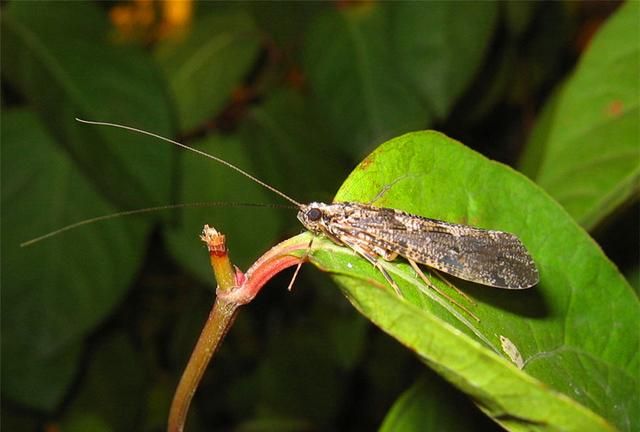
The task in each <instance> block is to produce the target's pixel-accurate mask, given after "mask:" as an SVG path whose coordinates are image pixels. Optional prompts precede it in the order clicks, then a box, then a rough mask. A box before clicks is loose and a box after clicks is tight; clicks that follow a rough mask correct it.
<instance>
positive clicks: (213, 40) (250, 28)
mask: <svg viewBox="0 0 640 432" xmlns="http://www.w3.org/2000/svg"><path fill="white" fill-rule="evenodd" d="M188 31H189V34H188V35H186V37H185V36H184V35H181V37H180V38H179V39H174V40H169V41H167V42H165V43H164V44H162V45H160V46H159V47H158V52H157V54H158V60H159V62H160V64H161V65H162V67H163V69H164V72H165V75H166V76H167V79H168V81H169V83H170V87H171V91H172V93H173V98H174V100H175V102H176V106H177V109H178V118H179V120H180V130H182V131H185V130H189V129H191V128H193V127H195V126H197V125H199V124H201V123H202V122H204V121H205V120H207V119H209V118H211V117H212V116H214V115H215V114H217V113H218V112H219V111H220V109H221V108H222V107H223V106H224V104H225V103H226V102H227V101H228V100H229V98H230V96H231V93H232V91H233V90H234V89H235V88H237V87H239V86H240V85H241V84H242V80H243V79H244V78H245V76H246V75H247V74H248V72H249V68H250V67H251V66H252V65H253V63H254V62H255V59H256V56H257V54H258V48H259V47H260V34H259V33H258V31H257V29H256V28H255V25H254V23H253V21H252V20H251V17H250V16H248V15H247V14H246V13H244V12H241V11H227V12H225V11H217V12H215V13H211V14H209V15H207V16H204V17H202V18H201V19H199V20H197V21H195V23H194V24H193V26H192V27H191V28H190V29H189V30H188Z"/></svg>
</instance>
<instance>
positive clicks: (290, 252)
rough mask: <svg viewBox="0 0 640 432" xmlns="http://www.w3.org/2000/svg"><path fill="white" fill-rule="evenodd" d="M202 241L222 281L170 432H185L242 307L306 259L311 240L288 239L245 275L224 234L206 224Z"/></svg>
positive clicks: (176, 400) (176, 402) (180, 390)
mask: <svg viewBox="0 0 640 432" xmlns="http://www.w3.org/2000/svg"><path fill="white" fill-rule="evenodd" d="M200 238H201V239H202V240H203V241H204V242H205V243H206V244H207V247H208V249H209V257H210V261H211V268H212V269H213V272H214V275H215V278H216V280H217V281H218V289H217V290H216V301H215V302H214V304H213V308H212V309H211V312H210V313H209V317H208V319H207V322H206V323H205V325H204V328H203V329H202V332H201V333H200V338H199V339H198V342H197V343H196V346H195V348H194V349H193V353H192V354H191V357H190V358H189V362H188V363H187V366H186V368H185V371H184V372H183V374H182V377H181V378H180V383H179V384H178V388H177V389H176V393H175V395H174V397H173V402H172V404H171V410H170V412H169V421H168V426H167V430H168V431H169V432H182V431H183V430H184V425H185V422H186V419H187V413H188V411H189V405H190V404H191V400H192V399H193V395H194V394H195V392H196V389H197V388H198V384H199V383H200V380H201V379H202V376H203V374H204V371H205V370H206V369H207V366H208V364H209V361H210V360H211V358H212V357H213V355H214V354H215V352H216V351H217V350H218V348H219V347H220V345H221V344H222V340H223V339H224V336H225V335H226V334H227V332H228V330H229V329H230V328H231V325H232V324H233V321H234V319H235V317H236V314H237V312H238V308H239V307H240V306H241V305H243V304H247V303H249V302H250V301H251V300H253V298H254V297H255V296H256V295H257V294H258V292H259V291H260V289H262V287H263V286H264V284H266V283H267V282H268V281H269V280H270V279H271V278H272V277H273V276H274V275H275V274H276V273H278V272H280V271H282V270H284V269H285V268H287V267H291V266H294V265H298V264H300V262H301V261H304V260H306V255H304V257H303V258H299V257H297V256H295V254H300V253H301V252H303V251H305V252H306V251H308V247H309V242H308V241H307V240H300V239H299V238H296V237H294V238H292V239H289V240H285V241H284V242H282V243H280V244H278V245H277V246H275V247H273V248H271V249H270V250H269V251H267V253H265V254H264V255H263V256H262V257H260V258H259V259H258V260H257V261H256V262H255V263H254V264H253V265H252V266H251V268H250V269H249V270H247V273H246V274H243V273H242V272H241V271H240V270H238V269H235V270H234V268H233V265H232V264H231V261H230V260H229V254H228V251H227V248H226V243H225V237H224V235H223V234H220V233H219V232H217V231H216V230H214V229H213V228H209V226H208V225H205V228H204V230H203V232H202V236H201V237H200Z"/></svg>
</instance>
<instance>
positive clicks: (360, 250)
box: [340, 238, 404, 297]
mask: <svg viewBox="0 0 640 432" xmlns="http://www.w3.org/2000/svg"><path fill="white" fill-rule="evenodd" d="M340 240H341V241H342V243H344V244H345V245H347V246H349V247H350V248H351V249H353V250H354V251H355V252H356V253H357V254H358V255H360V256H362V257H363V258H364V259H366V260H367V261H369V262H370V263H371V264H372V265H373V266H374V267H375V268H376V269H378V271H380V273H382V276H384V278H385V279H386V281H387V282H388V283H389V285H391V287H392V288H393V289H394V291H395V292H396V294H398V296H400V297H404V296H403V295H402V292H401V291H400V288H398V284H396V282H395V281H394V280H393V279H392V278H391V275H390V274H389V273H388V272H387V271H386V270H385V269H384V268H383V267H382V266H380V263H379V262H378V256H377V255H375V253H372V252H370V251H368V250H366V249H365V248H363V247H362V246H360V245H359V244H358V243H356V242H351V241H349V240H346V241H345V239H344V238H341V239H340Z"/></svg>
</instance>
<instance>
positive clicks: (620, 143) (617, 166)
mask: <svg viewBox="0 0 640 432" xmlns="http://www.w3.org/2000/svg"><path fill="white" fill-rule="evenodd" d="M639 14H640V3H638V2H635V1H631V2H627V3H626V4H625V5H623V6H621V7H620V9H619V10H618V11H617V12H616V14H615V15H614V16H613V17H612V18H611V19H610V20H609V21H608V22H607V23H606V24H605V25H604V26H603V28H602V29H601V30H600V31H599V32H598V34H597V35H596V36H595V37H594V39H593V41H592V42H591V46H590V47H589V49H588V50H587V52H586V53H585V54H584V56H583V58H582V59H581V61H580V64H579V65H578V67H577V68H576V71H575V73H574V74H573V76H572V77H571V78H570V79H569V80H568V81H567V82H566V83H565V85H564V86H563V88H562V91H561V92H560V93H559V94H558V95H557V98H556V99H557V100H554V101H553V102H550V104H552V106H551V107H547V108H546V109H545V110H546V113H545V115H544V116H543V119H544V121H541V122H540V124H539V125H538V126H537V129H542V131H540V130H536V132H535V133H534V135H532V139H531V142H530V143H529V147H530V149H529V152H531V153H534V154H536V155H537V156H535V157H531V156H527V157H526V160H531V159H532V158H538V159H539V162H538V163H534V164H532V163H529V162H525V165H524V167H525V168H526V169H527V171H526V173H527V174H528V175H529V176H531V177H532V178H534V179H535V180H536V181H537V183H538V184H539V185H541V186H542V187H543V188H545V189H546V190H547V191H548V192H549V194H550V195H551V196H553V197H554V198H555V199H556V200H557V201H558V202H559V203H560V204H562V205H563V206H564V207H565V208H566V209H567V211H568V212H569V213H570V214H571V215H572V216H573V217H574V218H575V219H576V220H577V221H578V222H579V223H580V224H581V225H582V226H584V227H585V228H587V229H592V228H594V227H595V226H596V225H597V224H598V223H599V222H601V221H602V220H603V219H604V218H605V217H607V216H608V215H610V214H611V213H612V212H613V211H614V210H616V209H617V208H619V207H620V206H621V205H623V204H624V203H625V202H627V201H628V200H630V199H632V198H633V197H634V196H637V195H638V193H639V191H640V186H639V185H640V115H639V106H640V98H639V97H638V95H639V94H640V80H639V79H638V73H639V71H640V27H638V15H639Z"/></svg>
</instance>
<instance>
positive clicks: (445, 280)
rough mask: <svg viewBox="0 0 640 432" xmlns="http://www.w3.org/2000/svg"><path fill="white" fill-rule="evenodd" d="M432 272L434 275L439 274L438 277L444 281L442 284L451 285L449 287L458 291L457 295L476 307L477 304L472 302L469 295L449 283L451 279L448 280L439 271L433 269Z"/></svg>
mask: <svg viewBox="0 0 640 432" xmlns="http://www.w3.org/2000/svg"><path fill="white" fill-rule="evenodd" d="M431 271H432V272H433V273H435V274H437V275H438V277H439V278H440V279H441V280H442V282H444V283H446V284H447V285H449V287H450V288H453V289H454V290H456V291H457V293H458V294H460V295H461V296H462V297H464V298H465V299H466V300H467V301H468V302H469V303H471V304H472V305H475V304H476V303H475V302H474V301H473V300H471V298H470V297H469V296H468V295H466V294H465V293H464V291H461V290H460V289H459V288H458V287H457V286H455V285H454V284H452V283H451V282H450V281H449V279H447V278H446V277H444V275H443V274H442V272H439V271H438V270H436V269H433V268H432V269H431Z"/></svg>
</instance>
